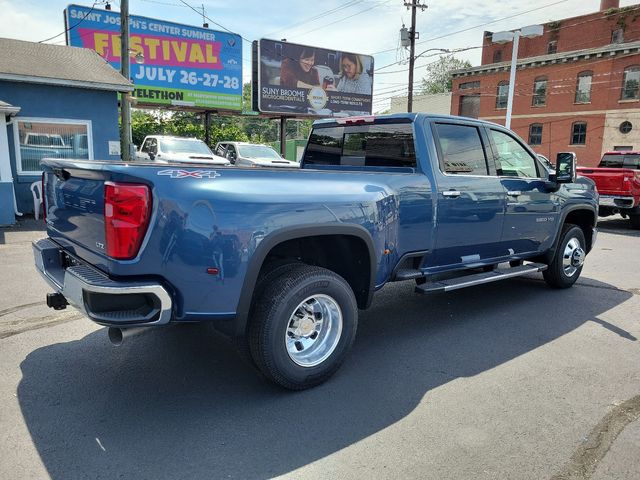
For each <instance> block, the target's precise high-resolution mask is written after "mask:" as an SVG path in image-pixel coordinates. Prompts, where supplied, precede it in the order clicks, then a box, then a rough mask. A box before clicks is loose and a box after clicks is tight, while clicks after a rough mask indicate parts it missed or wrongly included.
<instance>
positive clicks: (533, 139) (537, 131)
mask: <svg viewBox="0 0 640 480" xmlns="http://www.w3.org/2000/svg"><path fill="white" fill-rule="evenodd" d="M541 144H542V124H541V123H532V124H531V125H529V145H541Z"/></svg>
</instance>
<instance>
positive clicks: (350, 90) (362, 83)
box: [254, 39, 373, 117]
mask: <svg viewBox="0 0 640 480" xmlns="http://www.w3.org/2000/svg"><path fill="white" fill-rule="evenodd" d="M255 51H257V54H258V60H257V62H255V63H257V67H258V71H257V84H258V85H257V89H256V97H257V104H258V105H257V106H258V109H259V111H261V112H265V113H278V114H282V115H292V116H295V115H305V116H308V115H311V116H322V117H330V116H334V117H346V116H350V115H370V114H371V108H372V102H371V99H372V92H373V57H371V56H369V55H360V54H356V53H350V52H343V51H339V50H327V49H324V48H317V47H310V46H306V45H298V44H295V43H289V42H285V41H276V40H267V39H261V40H260V41H259V42H258V45H257V48H255V49H254V52H255ZM254 54H255V53H254Z"/></svg>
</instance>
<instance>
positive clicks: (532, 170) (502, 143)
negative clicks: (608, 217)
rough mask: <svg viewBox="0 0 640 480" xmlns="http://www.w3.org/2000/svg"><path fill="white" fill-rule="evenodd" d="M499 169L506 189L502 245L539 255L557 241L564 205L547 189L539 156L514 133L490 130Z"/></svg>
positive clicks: (517, 252) (509, 251)
mask: <svg viewBox="0 0 640 480" xmlns="http://www.w3.org/2000/svg"><path fill="white" fill-rule="evenodd" d="M488 136H489V139H490V141H491V146H492V149H493V154H494V158H495V163H496V169H497V172H498V176H499V177H500V182H501V183H502V186H503V188H504V194H505V198H506V208H507V209H506V215H505V220H504V226H503V229H502V244H503V247H504V249H506V250H507V253H508V254H514V253H515V254H522V253H528V252H537V251H540V250H541V249H542V248H546V247H547V246H548V245H549V243H550V242H551V241H553V238H554V235H555V232H556V229H557V225H558V221H559V211H560V204H559V202H558V201H557V196H556V195H555V194H553V193H550V192H549V191H548V190H547V188H546V187H545V182H546V180H547V178H546V174H545V172H544V170H543V169H542V167H541V165H540V164H539V163H538V161H537V159H536V157H535V155H534V154H533V153H532V152H530V151H529V149H528V148H526V147H525V146H524V145H523V144H522V143H521V142H520V140H518V139H517V138H516V137H515V136H514V135H512V134H511V133H510V132H506V131H503V130H498V129H494V128H490V129H488Z"/></svg>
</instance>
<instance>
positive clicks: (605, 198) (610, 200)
mask: <svg viewBox="0 0 640 480" xmlns="http://www.w3.org/2000/svg"><path fill="white" fill-rule="evenodd" d="M634 201H635V199H634V198H633V197H625V196H615V195H600V198H599V200H598V205H599V206H600V207H613V208H633V207H634Z"/></svg>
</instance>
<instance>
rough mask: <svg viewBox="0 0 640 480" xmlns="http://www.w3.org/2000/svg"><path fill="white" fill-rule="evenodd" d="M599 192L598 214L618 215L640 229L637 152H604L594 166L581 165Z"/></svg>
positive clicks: (580, 172) (638, 159) (638, 153)
mask: <svg viewBox="0 0 640 480" xmlns="http://www.w3.org/2000/svg"><path fill="white" fill-rule="evenodd" d="M578 173H579V174H580V175H583V176H585V177H587V178H590V179H592V180H593V181H594V182H595V183H596V188H597V189H598V192H599V193H600V200H599V209H598V212H599V215H600V216H601V217H608V216H610V215H615V214H618V213H619V214H620V215H622V216H623V217H624V218H628V219H629V220H630V221H631V225H632V226H633V227H634V228H640V152H631V151H623V152H606V153H605V154H604V155H603V156H602V159H601V160H600V164H599V165H598V167H597V168H592V167H580V168H578Z"/></svg>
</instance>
